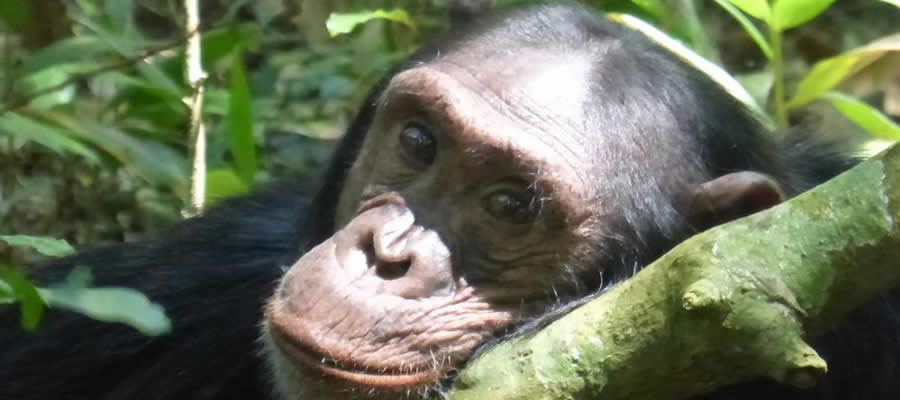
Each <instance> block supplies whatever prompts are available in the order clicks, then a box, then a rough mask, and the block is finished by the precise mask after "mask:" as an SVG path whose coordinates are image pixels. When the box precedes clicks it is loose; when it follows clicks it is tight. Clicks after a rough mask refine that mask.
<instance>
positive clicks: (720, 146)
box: [0, 6, 900, 400]
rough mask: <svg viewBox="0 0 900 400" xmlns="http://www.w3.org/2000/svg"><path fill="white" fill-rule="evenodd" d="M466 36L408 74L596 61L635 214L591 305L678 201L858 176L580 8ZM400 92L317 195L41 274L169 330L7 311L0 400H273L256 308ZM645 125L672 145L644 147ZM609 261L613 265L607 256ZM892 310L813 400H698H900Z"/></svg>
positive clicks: (309, 239)
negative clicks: (22, 324)
mask: <svg viewBox="0 0 900 400" xmlns="http://www.w3.org/2000/svg"><path fill="white" fill-rule="evenodd" d="M466 29H467V30H466V31H465V32H455V33H453V34H452V35H451V37H452V38H453V39H445V40H442V41H439V42H437V43H436V44H435V45H433V46H430V47H427V48H426V49H425V50H423V51H421V52H419V53H418V54H416V55H415V56H413V57H412V58H411V59H410V61H409V62H408V63H406V64H404V65H403V66H400V67H399V68H398V71H399V70H402V69H404V68H409V67H412V66H416V65H419V64H420V63H423V62H428V61H429V60H432V59H434V58H436V57H440V55H441V54H447V53H448V52H453V51H455V50H456V49H458V48H460V47H461V46H481V48H487V49H497V50H500V49H502V50H504V51H505V50H506V49H516V48H525V47H530V46H543V47H547V48H552V49H557V50H558V51H576V50H577V51H588V52H590V54H593V55H594V57H595V58H596V67H595V69H594V71H592V74H591V76H588V77H585V79H586V81H589V83H587V82H586V84H591V85H592V86H593V87H594V88H595V90H594V92H593V93H594V95H595V99H594V101H593V102H592V109H591V110H590V111H588V113H589V114H590V119H591V120H590V121H588V122H589V123H591V124H592V126H596V127H597V131H598V139H597V140H598V142H599V141H601V140H602V141H603V143H602V144H614V145H615V146H616V147H615V149H614V150H611V149H608V148H605V147H603V146H601V145H599V144H596V145H595V146H594V147H590V146H589V148H590V149H592V150H596V151H598V152H599V153H598V157H600V156H602V157H604V158H602V161H598V163H599V162H606V163H610V164H609V168H613V167H614V168H616V170H617V171H619V173H618V174H616V175H615V179H616V185H617V186H616V187H617V188H619V190H617V192H616V193H613V194H611V195H610V196H612V198H611V199H606V200H613V201H614V204H616V205H617V207H618V208H620V209H622V210H624V212H623V214H622V215H621V218H620V219H619V220H617V221H615V222H614V226H612V227H611V229H612V230H613V232H614V233H615V235H614V236H611V237H609V238H606V239H607V240H609V241H610V242H609V243H604V248H605V249H607V254H608V256H609V259H606V260H598V261H597V262H598V265H599V263H603V265H612V267H608V268H607V269H606V270H602V271H601V270H599V268H598V273H597V274H596V276H592V277H580V278H579V279H581V280H582V282H581V283H580V287H581V289H582V290H581V292H580V293H581V294H580V296H581V297H582V299H583V298H585V296H587V297H589V296H591V295H594V294H596V293H599V292H600V291H602V288H603V287H606V286H608V285H609V284H610V283H612V282H615V281H619V280H621V279H624V278H625V277H627V276H630V275H631V274H633V273H634V271H635V270H636V269H638V268H639V267H641V266H643V265H645V264H646V263H647V262H649V261H651V260H652V259H654V258H656V257H658V256H659V255H661V254H662V253H663V252H665V251H666V250H668V249H670V248H671V247H672V246H674V245H675V244H676V243H678V242H680V241H682V240H684V239H685V238H687V237H688V236H689V235H691V234H692V233H694V232H696V231H698V230H701V229H704V228H706V227H704V226H694V225H692V224H691V223H689V222H688V221H687V219H686V218H685V217H684V216H683V215H682V212H681V210H679V209H678V207H677V204H675V203H674V202H673V201H672V200H671V199H672V198H673V197H674V194H675V193H676V192H677V190H679V189H681V188H684V187H687V186H689V185H691V184H696V183H700V182H703V181H706V180H708V179H712V178H714V177H716V176H719V175H722V174H725V173H729V172H734V171H740V170H755V171H760V172H763V173H766V174H768V175H770V176H772V177H774V178H775V179H776V180H778V182H779V183H780V184H781V185H782V187H783V189H784V190H785V191H786V192H787V193H788V194H791V195H793V194H796V193H799V192H801V191H803V190H806V189H808V188H810V187H811V186H812V185H814V184H816V183H819V182H821V181H823V180H825V179H828V178H830V177H832V176H834V175H835V174H837V173H839V172H840V171H843V170H844V169H846V168H848V167H849V166H851V165H852V160H851V159H849V158H847V157H845V156H843V154H842V152H840V151H836V150H835V147H834V146H831V145H825V144H820V143H816V142H815V141H814V140H810V139H809V137H808V136H806V135H804V134H803V133H802V132H800V133H798V132H792V133H790V134H788V135H787V136H786V139H782V140H778V139H775V137H776V135H774V134H772V133H769V132H765V131H764V129H763V128H761V126H760V125H759V124H758V123H757V121H756V120H754V119H753V118H752V117H750V116H749V115H748V113H747V112H746V110H745V109H744V108H743V107H742V106H741V104H739V103H738V102H737V101H736V100H734V99H733V98H732V97H731V96H730V95H728V94H727V93H725V92H724V91H723V90H722V89H721V88H719V87H718V86H717V85H716V84H715V83H713V82H711V81H710V80H709V79H708V78H706V77H705V76H703V75H702V74H701V73H699V72H697V71H695V70H693V69H692V68H690V67H688V66H686V65H684V63H683V62H681V61H680V60H679V59H678V58H677V57H675V56H673V55H671V54H669V53H668V52H666V51H664V50H661V49H659V48H658V47H657V46H655V45H653V44H652V43H649V42H648V41H647V40H646V39H645V38H644V37H643V36H642V35H640V34H638V33H636V32H632V31H630V30H628V29H626V28H624V27H622V26H620V25H618V24H616V23H613V22H610V21H607V20H605V19H603V18H602V17H597V16H595V15H593V14H590V13H588V12H586V11H585V10H583V9H581V8H579V7H577V6H542V7H532V8H528V9H525V10H522V11H515V12H513V13H512V14H509V15H505V16H499V17H490V18H486V19H484V20H482V21H480V22H474V23H471V24H469V25H468V26H467V27H466ZM474 61H477V60H473V62H474ZM388 81H389V79H386V80H384V81H382V83H380V84H379V85H378V86H377V87H376V88H375V89H374V90H373V91H372V94H371V95H370V96H369V97H368V99H367V100H366V102H365V104H364V106H363V108H362V110H361V111H360V113H359V115H358V116H357V118H356V119H355V120H354V121H353V123H352V124H351V126H350V128H349V130H348V132H347V134H346V136H345V138H344V139H343V141H342V142H341V144H340V145H339V147H338V150H337V151H336V154H335V156H334V158H333V161H332V163H331V165H330V166H329V168H328V169H327V170H326V171H325V172H324V173H323V176H322V179H321V184H320V185H319V186H317V187H315V188H313V189H307V187H304V185H303V184H301V183H299V182H286V183H284V184H281V185H278V186H273V187H270V188H268V189H266V190H263V191H261V192H258V193H255V194H252V195H250V196H247V197H244V198H240V199H234V200H230V201H227V202H225V203H224V204H222V205H220V206H217V207H215V208H213V209H212V210H210V211H208V212H207V213H206V214H205V215H203V216H201V217H198V218H194V219H191V220H188V221H186V222H184V223H183V224H181V225H180V226H177V227H175V228H174V229H172V230H171V231H169V232H166V233H163V234H161V235H159V236H158V238H156V239H153V240H149V241H145V242H139V243H133V244H124V245H120V246H114V247H109V248H104V249H99V250H94V251H88V252H85V253H83V254H80V255H78V256H75V257H71V258H67V259H63V260H59V261H57V262H54V263H52V264H50V265H47V266H44V267H42V268H40V270H39V271H38V273H37V277H36V278H37V279H38V280H39V281H40V282H53V281H56V280H59V279H62V277H63V276H64V274H65V273H66V272H67V271H68V270H69V269H70V268H71V267H72V266H74V265H87V266H90V267H92V269H93V271H94V274H95V277H96V283H97V284H98V285H120V286H129V287H133V288H136V289H139V290H141V291H143V292H145V293H146V294H148V295H149V296H150V297H151V298H152V299H153V300H154V301H157V302H159V303H161V304H162V305H163V306H165V308H166V310H167V312H168V314H169V315H170V317H171V318H172V320H173V333H172V334H171V335H169V336H164V337H159V338H148V337H143V336H141V335H140V334H138V333H136V332H135V331H133V330H131V329H129V328H125V327H123V326H118V325H112V324H103V323H97V322H93V321H91V320H88V319H87V318H84V317H81V316H78V315H73V314H69V313H64V312H55V311H51V312H50V313H49V315H47V317H46V320H45V322H44V324H43V326H41V328H40V329H39V330H38V331H37V332H36V333H34V334H24V333H21V332H19V331H17V330H16V329H15V327H17V326H18V322H17V318H18V315H17V313H16V312H14V311H11V310H10V309H5V310H4V312H3V313H0V344H2V346H3V350H2V351H0V399H22V400H28V399H51V398H65V399H75V400H79V399H173V398H191V399H259V398H268V396H270V389H269V387H270V384H269V382H267V377H266V376H267V375H266V374H265V372H264V371H263V366H262V361H261V360H260V359H259V357H258V355H257V352H258V350H259V346H258V344H257V343H256V340H257V338H258V336H259V333H258V332H259V321H260V318H261V309H262V306H263V304H264V302H265V300H266V298H267V297H268V296H270V295H271V293H272V290H273V288H274V285H275V282H276V281H277V279H278V278H279V277H280V275H281V274H282V272H283V267H285V266H288V265H290V264H292V263H293V262H294V261H295V260H296V259H297V258H298V257H299V256H300V255H302V253H303V252H304V251H305V250H307V249H309V248H311V247H312V246H314V245H315V244H317V243H319V242H321V241H323V240H325V239H326V238H328V237H329V236H330V235H331V234H332V233H333V231H334V226H332V225H333V222H332V221H333V219H334V212H335V210H334V207H335V204H336V203H337V197H338V195H339V194H340V191H341V188H342V186H343V180H344V175H345V174H346V171H347V169H348V167H349V166H350V164H351V163H352V162H353V160H354V159H355V158H356V155H357V152H358V151H359V147H360V145H361V143H362V139H363V138H364V136H365V134H366V132H367V130H368V127H369V125H370V122H371V120H372V116H373V114H374V110H375V105H376V103H377V99H378V97H379V95H380V93H381V90H382V89H383V88H384V86H385V84H386V83H387V82H388ZM666 111H674V115H676V118H675V119H674V121H673V120H670V119H665V118H664V117H663V116H664V115H666ZM648 126H650V127H657V128H659V129H660V130H662V131H660V132H649V133H648V132H646V131H645V130H646V129H647V127H648ZM604 149H605V150H604ZM592 150H589V151H592ZM307 186H308V185H307ZM309 193H314V195H312V196H309V195H308V194H309ZM610 248H615V249H618V251H617V252H615V253H614V254H609V251H608V249H610ZM582 299H572V300H571V302H569V303H567V304H568V306H567V305H566V304H561V306H560V307H559V308H558V310H566V309H569V308H570V307H571V306H572V305H574V304H578V303H579V302H580V301H582ZM898 310H900V296H898V295H896V294H895V295H890V296H885V297H883V298H881V299H878V300H876V301H874V302H873V303H872V304H870V305H869V306H867V307H865V308H863V309H861V310H859V311H858V312H856V313H854V314H853V315H852V316H850V317H849V318H847V319H846V320H845V321H844V322H842V323H840V324H838V325H837V326H835V329H834V330H832V331H831V332H829V333H828V334H826V335H825V336H824V337H822V338H820V339H819V340H818V344H819V347H818V348H819V349H820V350H821V352H822V354H823V356H824V357H825V358H826V360H827V361H828V362H829V368H830V372H829V374H828V375H827V377H826V378H825V379H824V380H823V381H822V382H821V383H820V385H819V386H818V387H817V388H816V389H814V390H810V391H798V390H793V389H790V388H786V387H784V386H780V385H776V384H774V383H771V382H765V381H763V382H751V383H747V384H742V385H737V386H734V387H732V388H726V389H724V390H723V391H722V392H718V393H716V394H713V395H709V396H707V397H703V398H704V399H758V398H763V397H762V396H767V397H765V398H766V399H768V400H782V399H783V400H787V399H792V400H796V399H819V400H823V399H872V400H877V399H882V400H887V399H897V398H900V371H898V364H900V311H898ZM559 312H560V311H557V313H554V314H551V316H549V317H544V318H543V319H537V320H536V321H537V322H535V323H533V324H530V325H529V326H531V327H532V328H533V327H536V326H539V325H540V322H541V321H546V320H548V319H549V318H552V316H553V315H556V314H558V313H559Z"/></svg>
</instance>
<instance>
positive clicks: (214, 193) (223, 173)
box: [206, 168, 250, 204]
mask: <svg viewBox="0 0 900 400" xmlns="http://www.w3.org/2000/svg"><path fill="white" fill-rule="evenodd" d="M249 191H250V189H249V188H248V187H247V184H246V183H244V181H243V180H241V178H240V177H238V176H237V174H235V173H234V171H232V170H230V169H226V168H222V169H214V170H211V171H209V172H208V173H207V174H206V202H207V203H210V204H212V203H215V202H216V201H219V200H222V199H224V198H228V197H234V196H237V195H241V194H245V193H247V192H249Z"/></svg>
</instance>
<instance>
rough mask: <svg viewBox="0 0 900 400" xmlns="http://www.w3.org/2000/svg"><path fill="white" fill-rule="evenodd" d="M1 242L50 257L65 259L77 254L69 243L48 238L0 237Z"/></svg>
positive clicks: (26, 236) (25, 236)
mask: <svg viewBox="0 0 900 400" xmlns="http://www.w3.org/2000/svg"><path fill="white" fill-rule="evenodd" d="M0 240H2V241H4V242H6V243H7V244H9V245H10V246H13V247H28V248H31V249H34V250H35V251H37V252H38V253H41V254H43V255H45V256H50V257H65V256H68V255H70V254H74V253H75V249H73V248H72V246H71V245H69V242H67V241H65V240H62V239H56V238H52V237H46V236H28V235H0Z"/></svg>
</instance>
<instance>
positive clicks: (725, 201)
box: [683, 171, 785, 227]
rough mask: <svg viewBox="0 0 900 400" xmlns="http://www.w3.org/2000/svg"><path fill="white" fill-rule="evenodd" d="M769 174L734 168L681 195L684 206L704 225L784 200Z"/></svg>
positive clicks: (721, 222)
mask: <svg viewBox="0 0 900 400" xmlns="http://www.w3.org/2000/svg"><path fill="white" fill-rule="evenodd" d="M784 198H785V197H784V194H783V193H782V192H781V189H780V188H779V187H778V183H777V182H775V180H774V179H772V178H771V177H769V176H767V175H765V174H761V173H759V172H753V171H741V172H734V173H730V174H727V175H722V176H720V177H718V178H716V179H713V180H711V181H708V182H705V183H702V184H700V185H697V186H696V187H694V188H693V189H692V190H690V191H688V193H687V195H686V196H685V197H684V198H683V201H684V207H685V208H684V210H685V212H687V213H688V214H689V215H690V217H691V219H692V220H694V221H696V223H699V224H700V225H704V227H709V226H714V225H718V224H723V223H725V222H728V221H731V220H733V219H737V218H741V217H744V216H747V215H750V214H753V213H755V212H757V211H762V210H765V209H767V208H769V207H772V206H774V205H777V204H778V203H781V202H782V201H784Z"/></svg>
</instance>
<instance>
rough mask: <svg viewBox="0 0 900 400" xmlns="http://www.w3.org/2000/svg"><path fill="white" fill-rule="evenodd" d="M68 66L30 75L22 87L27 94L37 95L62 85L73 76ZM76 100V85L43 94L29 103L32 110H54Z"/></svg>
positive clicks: (43, 70)
mask: <svg viewBox="0 0 900 400" xmlns="http://www.w3.org/2000/svg"><path fill="white" fill-rule="evenodd" d="M67 67H69V66H68V65H60V66H53V67H49V68H45V69H42V70H40V71H37V72H33V73H30V74H28V75H26V76H24V77H22V79H21V86H22V88H23V89H24V91H25V92H26V93H36V92H38V91H41V90H45V89H49V88H52V87H54V86H57V85H61V84H63V83H65V82H66V80H68V79H69V77H71V76H72V74H71V73H70V72H69V68H67ZM74 98H75V85H74V84H68V85H65V86H62V87H60V88H58V89H55V90H52V91H50V92H48V93H45V94H42V95H40V96H38V97H35V98H33V99H31V101H29V103H28V105H29V106H30V107H32V108H53V107H55V106H58V105H61V104H68V103H70V102H71V101H72V100H73V99H74Z"/></svg>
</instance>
